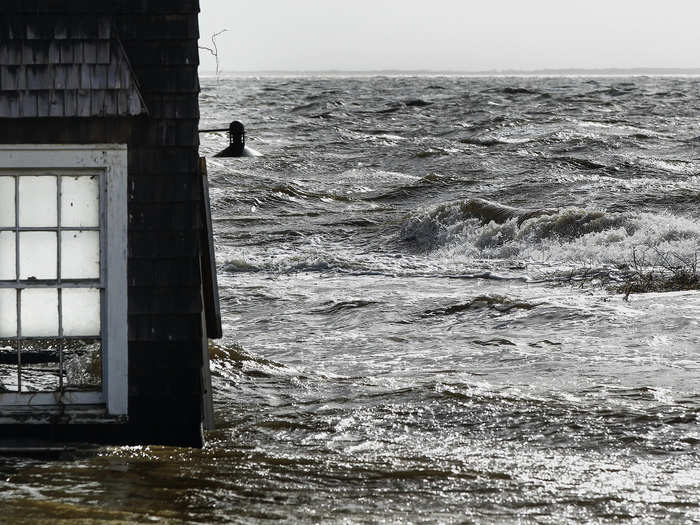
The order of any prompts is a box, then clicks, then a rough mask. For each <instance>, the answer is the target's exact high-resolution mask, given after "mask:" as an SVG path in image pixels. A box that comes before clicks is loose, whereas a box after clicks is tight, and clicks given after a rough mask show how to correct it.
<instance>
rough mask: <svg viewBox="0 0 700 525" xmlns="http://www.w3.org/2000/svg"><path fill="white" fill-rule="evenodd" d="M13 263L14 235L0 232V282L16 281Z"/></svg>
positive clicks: (14, 260)
mask: <svg viewBox="0 0 700 525" xmlns="http://www.w3.org/2000/svg"><path fill="white" fill-rule="evenodd" d="M15 262H16V259H15V234H14V233H12V232H0V281H8V280H13V281H14V280H15V279H17V274H16V273H15Z"/></svg>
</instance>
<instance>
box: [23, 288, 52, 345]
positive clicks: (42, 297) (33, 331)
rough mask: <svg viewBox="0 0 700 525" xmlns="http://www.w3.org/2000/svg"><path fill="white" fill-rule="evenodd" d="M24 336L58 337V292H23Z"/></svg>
mask: <svg viewBox="0 0 700 525" xmlns="http://www.w3.org/2000/svg"><path fill="white" fill-rule="evenodd" d="M20 298H21V304H20V306H21V309H22V311H21V316H20V317H21V320H22V334H21V335H22V336H24V337H45V336H55V335H58V290H55V289H53V290H22V292H21V296H20Z"/></svg>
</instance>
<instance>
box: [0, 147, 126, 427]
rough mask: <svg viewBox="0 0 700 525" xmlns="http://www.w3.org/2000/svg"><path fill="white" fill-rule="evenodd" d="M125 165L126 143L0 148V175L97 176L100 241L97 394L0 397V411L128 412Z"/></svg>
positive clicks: (4, 395) (42, 394)
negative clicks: (75, 408)
mask: <svg viewBox="0 0 700 525" xmlns="http://www.w3.org/2000/svg"><path fill="white" fill-rule="evenodd" d="M127 166H128V157H127V147H126V145H125V144H71V145H53V144H51V145H47V144H11V145H10V144H0V175H2V174H3V172H5V173H7V174H12V173H17V171H18V170H32V171H33V170H37V169H39V170H41V169H48V170H52V169H53V170H63V169H65V170H85V169H88V170H90V171H99V172H100V177H101V178H102V180H103V183H102V184H100V191H101V192H102V194H101V195H100V200H101V201H102V202H104V204H102V205H101V206H100V208H101V213H102V220H103V228H104V231H103V233H102V234H103V235H104V236H105V240H104V242H101V245H102V246H103V249H104V253H103V254H102V256H101V259H102V261H104V268H103V269H102V271H104V275H105V280H104V283H105V300H104V312H103V313H102V319H103V322H102V326H101V332H102V333H101V336H102V338H101V342H102V360H103V364H104V366H103V380H102V391H95V392H72V391H62V392H39V393H31V392H29V393H24V392H20V393H14V392H12V393H3V394H0V408H2V407H3V406H6V407H14V408H15V409H16V408H19V407H21V406H27V407H32V406H46V405H58V404H62V405H84V404H91V405H94V404H105V405H106V408H107V412H108V413H109V414H111V415H126V414H127V413H128V335H127V329H128V328H127V277H126V264H127V197H126V193H127Z"/></svg>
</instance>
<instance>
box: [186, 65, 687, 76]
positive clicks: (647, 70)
mask: <svg viewBox="0 0 700 525" xmlns="http://www.w3.org/2000/svg"><path fill="white" fill-rule="evenodd" d="M200 73H204V74H211V75H216V74H217V72H216V70H202V71H200ZM218 74H219V75H227V74H229V75H241V74H338V75H348V74H409V75H411V74H414V75H415V74H429V75H440V74H447V75H576V74H601V75H614V74H626V75H645V74H647V75H674V74H676V75H700V67H599V68H578V67H571V68H540V69H488V70H466V69H465V70H462V69H396V68H393V69H392V68H385V69H241V70H221V71H219V73H218Z"/></svg>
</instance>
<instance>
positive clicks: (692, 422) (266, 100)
mask: <svg viewBox="0 0 700 525" xmlns="http://www.w3.org/2000/svg"><path fill="white" fill-rule="evenodd" d="M699 100H700V83H699V82H698V79H697V78H670V77H656V78H649V77H630V78H603V77H601V78H580V77H576V78H564V77H562V78H517V77H513V78H468V77H428V76H426V77H409V76H394V77H380V76H366V77H341V76H329V77H312V76H300V77H294V76H289V77H278V78H269V77H262V78H254V77H230V78H227V77H223V78H221V79H220V80H219V81H218V82H217V80H216V79H214V78H204V79H202V95H201V111H202V123H201V126H202V127H213V126H220V125H225V124H226V123H227V122H228V121H229V120H232V119H233V118H237V119H239V120H241V121H243V122H245V123H246V125H247V129H248V142H249V145H250V146H251V147H253V148H255V149H257V150H259V151H261V152H263V153H264V156H263V157H260V158H254V159H213V158H211V159H209V163H208V164H209V177H210V185H211V197H212V204H213V216H214V225H215V237H216V243H217V246H216V249H217V260H218V268H219V285H220V292H221V306H222V311H223V316H224V331H225V337H224V339H223V340H222V341H219V342H218V343H217V344H218V348H217V350H216V356H217V358H216V359H215V360H214V361H213V364H212V367H213V374H214V382H215V391H216V393H215V401H216V418H217V425H218V429H217V430H216V431H214V432H212V433H211V434H210V436H209V444H208V446H207V448H205V449H204V450H201V451H198V450H188V449H174V448H163V447H137V448H128V447H122V448H104V449H100V450H99V451H98V452H97V453H95V452H87V451H86V452H82V453H80V454H78V455H77V456H76V457H75V458H71V459H69V460H66V461H61V462H53V463H42V462H38V461H32V460H23V461H18V460H3V461H4V463H3V464H2V469H3V470H2V471H3V473H4V476H3V480H4V481H3V480H0V486H2V493H1V495H0V501H2V503H1V504H2V507H3V509H4V510H5V511H6V515H7V516H12V517H16V518H19V517H22V518H24V519H27V520H37V521H38V520H42V519H44V520H47V521H54V520H55V519H56V518H65V519H69V518H70V519H76V518H78V519H103V520H109V519H111V520H123V521H134V522H149V521H159V520H161V521H166V522H169V521H173V522H180V521H186V522H203V523H212V522H241V523H247V522H255V521H263V520H267V519H269V520H277V521H284V522H305V523H376V522H387V523H405V522H411V523H428V522H441V523H472V522H473V523H515V522H527V523H529V522H532V523H567V522H570V523H581V522H595V523H619V522H630V523H652V522H654V523H655V522H670V523H700V448H699V446H700V430H699V427H698V423H699V421H700V364H698V355H699V354H700V329H699V328H698V317H699V314H700V294H699V293H698V292H697V291H693V290H683V289H682V288H683V286H677V284H678V283H679V282H682V279H678V280H676V282H675V283H674V282H671V281H672V279H671V278H670V276H669V275H668V273H669V272H668V270H669V269H670V270H674V271H676V272H677V273H678V272H682V270H683V269H688V268H692V266H693V264H695V260H696V257H697V254H698V251H699V249H700V211H698V206H697V205H698V202H699V197H698V196H699V195H700V149H699V148H700V125H699V124H698V121H699V117H700V102H699ZM225 145H226V137H225V136H224V134H219V135H216V134H215V135H206V136H204V135H203V136H202V148H201V150H202V152H203V153H204V154H206V155H211V154H213V153H215V152H217V151H219V150H221V149H223V147H224V146H225ZM659 269H665V270H666V274H667V275H666V276H665V277H662V275H661V273H659V272H658V271H655V270H659ZM649 271H652V272H655V273H653V275H654V276H655V277H654V280H652V281H651V282H647V281H643V279H642V280H640V279H641V277H643V276H644V275H647V274H648V272H649ZM630 276H631V277H630ZM635 276H636V279H637V280H636V281H635V280H634V279H635ZM640 276H641V277H640ZM681 277H682V275H681ZM635 283H636V285H638V286H640V287H641V285H645V286H647V287H648V288H649V289H653V290H655V291H653V292H651V293H638V292H639V291H640V290H641V288H639V289H638V288H635V287H633V286H631V284H635Z"/></svg>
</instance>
